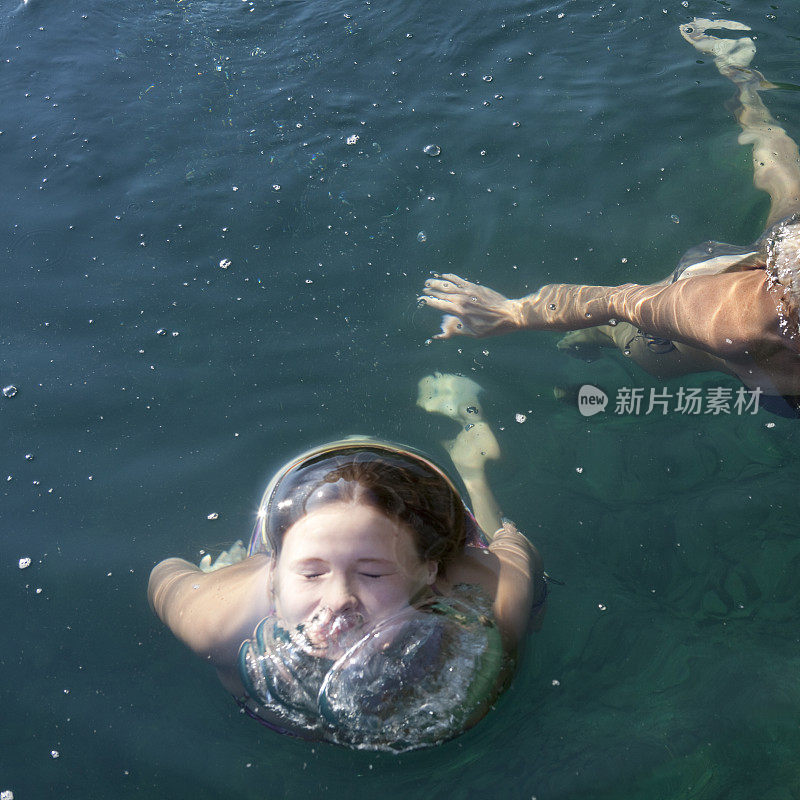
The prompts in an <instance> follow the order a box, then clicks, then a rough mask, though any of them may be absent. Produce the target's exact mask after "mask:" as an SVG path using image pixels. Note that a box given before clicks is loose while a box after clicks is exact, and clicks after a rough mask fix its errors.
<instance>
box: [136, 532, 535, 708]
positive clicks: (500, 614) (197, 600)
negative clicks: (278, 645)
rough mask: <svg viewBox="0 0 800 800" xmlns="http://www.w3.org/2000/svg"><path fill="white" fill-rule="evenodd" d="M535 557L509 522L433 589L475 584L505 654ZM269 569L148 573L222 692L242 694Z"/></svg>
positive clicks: (527, 603) (153, 593)
mask: <svg viewBox="0 0 800 800" xmlns="http://www.w3.org/2000/svg"><path fill="white" fill-rule="evenodd" d="M541 570H542V566H541V557H540V556H539V554H538V552H537V551H536V550H535V548H533V546H532V545H531V544H530V543H529V542H528V540H527V539H526V538H525V537H524V536H523V535H522V534H521V533H519V532H518V531H517V530H516V528H514V526H513V525H512V524H510V523H508V524H507V528H506V529H503V530H502V531H499V532H498V534H497V535H496V536H495V537H494V539H493V541H492V543H491V544H490V546H489V548H488V549H487V550H484V549H479V548H473V547H469V548H467V549H466V551H465V552H464V553H463V554H462V555H461V556H460V557H459V558H458V559H457V560H456V561H455V562H454V563H453V564H451V565H449V566H448V568H447V572H446V576H444V575H440V576H439V577H438V578H437V580H436V583H435V588H436V590H437V591H438V592H439V593H440V594H442V595H445V596H447V595H449V594H450V593H451V592H452V587H453V586H455V585H456V584H459V583H467V584H471V585H477V586H480V587H481V588H482V589H483V590H484V592H485V593H486V594H487V596H489V597H493V598H494V613H495V619H496V621H497V623H498V627H499V628H500V631H501V633H502V634H503V639H504V641H505V642H506V649H507V650H508V651H509V652H514V651H515V650H516V648H517V646H518V644H519V642H520V640H521V639H522V638H523V636H524V634H525V631H526V629H527V625H528V617H529V615H530V608H531V604H532V602H533V593H534V580H533V578H534V576H535V575H536V573H538V575H539V577H541ZM271 578H272V566H271V563H270V559H269V558H268V557H267V556H265V555H256V556H251V557H249V558H247V559H245V560H244V561H241V562H239V563H238V564H233V565H231V566H227V567H224V568H222V569H219V570H215V571H213V572H202V571H201V570H200V569H199V568H198V567H197V566H195V565H194V564H192V563H191V562H189V561H185V560H184V559H181V558H168V559H166V560H165V561H162V562H161V563H159V564H158V565H156V567H155V568H154V569H153V571H152V572H151V573H150V582H149V585H148V592H147V594H148V599H149V600H150V605H151V606H152V608H153V610H154V611H155V612H156V614H157V615H158V617H159V618H160V619H161V621H162V622H163V623H164V624H165V625H166V626H167V627H168V628H169V629H170V630H171V631H172V633H173V634H174V635H175V636H176V637H177V638H178V639H180V641H182V642H183V643H184V644H185V645H186V646H187V647H189V649H191V650H192V651H193V652H194V653H196V654H197V655H199V656H200V657H201V658H204V659H206V660H207V661H209V662H210V663H211V664H212V665H213V666H214V667H216V668H217V673H218V675H219V678H220V680H221V681H222V683H223V685H224V686H225V688H226V689H227V690H228V691H230V692H231V693H232V694H234V695H236V696H241V695H243V694H244V687H243V686H242V684H241V681H240V679H239V675H238V665H237V656H238V653H239V647H240V645H241V644H242V642H243V641H245V639H248V638H250V637H251V636H252V635H253V631H254V630H255V627H256V625H258V623H259V622H260V621H261V620H262V619H264V617H265V616H267V614H269V613H270V610H271V599H270V595H271V591H272V584H271Z"/></svg>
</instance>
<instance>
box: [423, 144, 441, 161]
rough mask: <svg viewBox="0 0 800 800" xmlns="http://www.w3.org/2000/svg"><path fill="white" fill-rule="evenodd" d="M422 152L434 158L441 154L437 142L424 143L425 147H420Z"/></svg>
mask: <svg viewBox="0 0 800 800" xmlns="http://www.w3.org/2000/svg"><path fill="white" fill-rule="evenodd" d="M422 152H423V153H425V155H426V156H430V157H431V158H436V156H439V155H441V154H442V148H441V147H439V145H438V144H426V145H425V147H424V148H423V149H422Z"/></svg>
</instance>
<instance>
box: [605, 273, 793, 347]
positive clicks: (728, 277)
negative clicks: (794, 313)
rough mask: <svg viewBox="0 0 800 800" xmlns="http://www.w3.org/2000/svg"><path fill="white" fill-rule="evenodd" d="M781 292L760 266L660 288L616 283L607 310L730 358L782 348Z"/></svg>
mask: <svg viewBox="0 0 800 800" xmlns="http://www.w3.org/2000/svg"><path fill="white" fill-rule="evenodd" d="M781 301H782V290H780V288H779V287H777V288H774V289H773V288H770V286H769V283H768V279H767V277H766V275H765V273H764V271H763V270H750V271H746V272H731V273H723V274H719V275H703V276H698V277H695V278H686V279H685V280H682V281H678V282H676V283H672V284H668V285H666V286H638V285H636V284H627V285H625V286H620V287H617V288H616V289H615V290H614V292H613V295H612V297H611V303H610V305H611V310H612V313H613V314H614V315H615V316H616V318H617V319H622V320H625V321H627V322H630V323H632V324H633V325H635V326H636V327H637V328H639V329H641V330H645V331H647V332H648V333H652V334H654V335H656V336H659V337H662V338H664V339H671V340H673V341H677V342H683V343H684V344H687V345H690V346H691V347H696V348H698V349H700V350H704V351H705V352H707V353H711V354H712V355H715V356H718V357H719V358H722V359H726V360H730V361H736V360H737V359H741V358H745V357H748V356H763V355H767V354H769V353H771V352H775V351H776V350H779V349H782V348H785V347H786V342H785V341H784V339H783V336H782V334H781V332H780V328H779V325H778V320H779V315H778V308H779V306H780V304H781Z"/></svg>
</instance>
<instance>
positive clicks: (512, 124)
mask: <svg viewBox="0 0 800 800" xmlns="http://www.w3.org/2000/svg"><path fill="white" fill-rule="evenodd" d="M521 124H522V123H520V122H517V120H514V122H512V123H511V127H512V128H519V126H520V125H521Z"/></svg>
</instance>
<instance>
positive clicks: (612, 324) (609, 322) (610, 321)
mask: <svg viewBox="0 0 800 800" xmlns="http://www.w3.org/2000/svg"><path fill="white" fill-rule="evenodd" d="M608 324H609V325H610V326H611V327H612V328H616V326H617V325H618V324H619V323H618V322H617V321H616V320H615V319H614V318H613V317H612V318H611V319H610V320H609V321H608Z"/></svg>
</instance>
